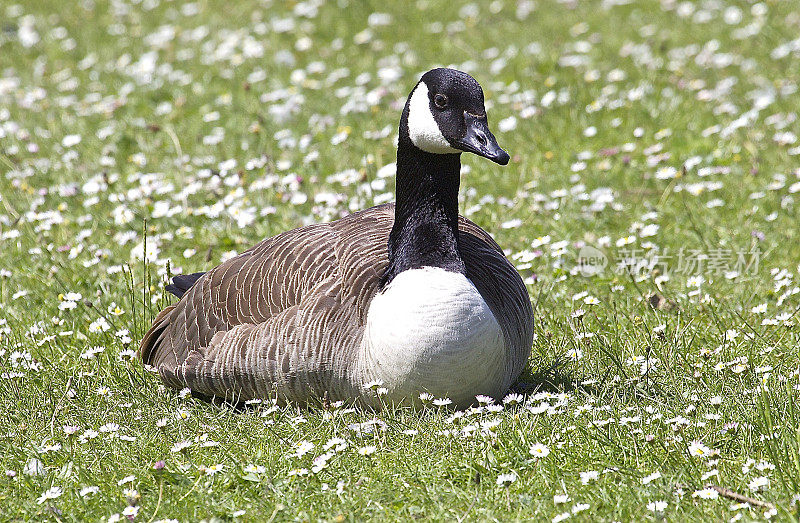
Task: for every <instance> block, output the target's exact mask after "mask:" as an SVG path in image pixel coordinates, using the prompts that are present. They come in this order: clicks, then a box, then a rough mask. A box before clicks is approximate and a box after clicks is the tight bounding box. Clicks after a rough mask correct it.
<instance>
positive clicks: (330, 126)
mask: <svg viewBox="0 0 800 523" xmlns="http://www.w3.org/2000/svg"><path fill="white" fill-rule="evenodd" d="M338 4H339V5H338V6H337V2H330V3H328V4H326V5H324V6H320V7H319V8H318V9H309V8H310V7H313V5H314V3H313V2H311V3H284V2H270V1H263V2H259V3H257V4H256V3H251V2H236V3H234V4H233V5H228V3H227V2H222V1H216V0H200V1H198V2H195V3H194V4H184V3H181V2H178V1H167V0H162V1H160V2H159V1H158V0H141V1H131V2H115V3H114V4H113V5H111V4H109V3H107V2H105V1H103V0H83V1H80V2H61V3H57V2H49V1H45V0H29V1H24V2H19V3H18V4H14V3H13V2H9V1H7V0H0V20H1V21H2V28H1V29H0V71H2V75H1V76H0V374H2V377H1V378H0V384H1V385H2V386H0V407H2V408H0V449H2V453H1V454H0V467H2V468H3V470H7V472H6V474H5V476H4V477H3V478H2V479H0V514H2V516H0V519H1V520H29V519H30V520H59V521H60V520H98V519H106V518H109V517H111V516H113V515H115V514H122V513H123V511H124V510H127V511H128V513H131V512H136V511H137V510H138V513H137V514H136V516H135V518H134V519H135V520H137V521H149V520H154V519H155V520H157V519H161V518H175V519H178V520H182V521H193V520H199V519H211V518H221V519H234V518H241V519H242V520H292V519H298V520H316V519H324V520H360V519H365V518H376V519H408V518H424V519H439V520H456V519H461V520H492V519H495V520H503V521H505V520H515V519H518V520H528V519H535V520H551V519H557V518H560V517H561V515H562V514H567V515H569V517H570V518H571V519H575V520H607V521H612V520H619V521H630V520H647V519H662V518H663V519H668V520H675V521H685V520H695V521H708V520H717V521H722V520H730V519H732V518H738V517H741V518H742V519H743V520H753V519H755V520H758V519H763V518H764V517H768V516H771V515H772V513H773V512H776V513H775V514H774V515H772V517H774V518H777V519H782V520H795V519H796V518H797V517H798V516H797V514H798V512H797V511H798V497H797V495H798V492H800V412H798V409H797V406H796V405H797V404H798V399H799V398H798V394H799V392H798V391H800V378H799V377H798V373H799V372H800V371H799V370H798V369H799V367H800V350H799V349H798V347H800V336H799V335H798V326H797V321H798V320H797V315H796V313H797V311H798V306H799V305H800V295H799V293H797V289H798V283H797V273H798V272H800V266H798V264H800V250H798V247H797V246H798V243H799V242H798V230H800V228H799V227H798V216H799V214H798V205H800V202H799V201H798V199H800V194H798V193H800V185H798V183H800V149H798V146H800V142H798V139H797V136H796V135H797V134H800V130H799V128H800V124H798V122H797V116H798V115H797V113H798V112H799V111H798V109H800V105H798V102H797V100H798V96H800V95H798V93H797V92H796V91H797V88H798V81H800V50H798V49H800V45H798V44H797V40H795V39H796V38H797V33H798V27H799V26H800V9H798V4H797V3H796V2H790V1H784V2H777V1H769V2H766V3H764V4H756V5H751V4H750V3H748V2H736V1H730V0H726V1H718V2H695V3H691V2H676V3H674V5H673V2H670V1H667V0H663V1H662V2H656V1H643V2H635V3H632V4H630V5H622V6H611V5H610V2H605V3H603V2H589V1H587V2H574V4H575V5H571V3H570V2H563V3H556V2H550V1H545V0H540V1H539V2H536V4H535V9H534V10H533V11H532V12H530V13H529V14H528V15H527V16H526V17H524V19H520V18H518V13H519V14H520V15H524V13H523V12H521V11H524V9H519V8H518V6H517V3H516V2H512V1H511V0H503V1H497V2H492V3H488V2H486V3H483V2H480V3H476V4H474V6H473V7H472V8H465V7H463V6H462V5H459V3H457V2H443V1H439V0H419V1H417V2H412V3H409V4H408V5H405V3H402V4H401V3H393V2H370V1H366V0H362V1H356V0H350V1H349V2H348V1H346V0H340V1H339V2H338ZM522 4H524V2H522ZM308 11H316V12H315V13H309V14H306V12H308ZM373 12H383V13H388V14H390V15H391V19H390V22H389V24H388V25H374V26H373V27H371V28H369V29H368V30H367V28H368V27H369V22H368V17H369V16H370V14H371V13H373ZM371 20H372V23H373V24H374V23H375V22H376V21H378V22H380V21H381V20H380V17H375V16H373V17H372V18H371ZM282 28H287V29H288V30H286V31H283V32H282ZM436 30H438V31H440V32H434V31H436ZM793 41H794V43H792V42H793ZM23 44H30V45H29V46H27V47H26V46H25V45H23ZM438 65H454V66H456V67H459V68H462V69H465V70H468V71H469V72H471V73H472V74H473V75H474V76H475V77H476V78H477V79H478V81H480V82H481V83H482V85H483V87H484V90H485V92H486V96H487V101H488V103H489V104H490V105H489V107H488V108H489V114H490V124H491V126H492V127H493V129H494V130H495V134H496V135H497V137H498V140H499V142H500V143H501V145H502V146H504V147H505V148H506V149H507V150H509V151H510V153H511V154H512V158H513V159H512V162H511V164H510V165H509V166H507V167H505V168H499V167H498V166H496V165H494V164H491V163H489V162H486V161H482V160H481V159H478V158H475V157H467V155H465V158H464V163H465V164H466V165H468V166H469V167H470V168H471V170H470V172H469V173H467V174H465V175H464V176H463V179H462V191H461V194H462V197H463V202H462V204H461V210H462V212H463V213H466V214H468V215H469V217H470V218H471V219H472V220H474V221H475V222H477V223H478V224H479V225H481V226H482V227H484V228H485V229H486V230H488V231H490V232H491V233H492V234H493V235H494V237H495V239H496V240H497V241H498V243H499V244H500V245H502V246H503V247H504V248H505V249H507V250H508V253H509V255H510V256H511V258H512V259H513V260H514V262H515V263H516V264H517V265H518V266H519V268H520V272H521V273H522V274H523V276H524V277H525V278H526V281H527V282H528V284H529V285H528V289H529V292H530V295H531V299H532V300H533V303H534V305H535V308H536V320H537V322H536V339H535V342H534V346H533V355H532V358H531V362H530V369H529V371H528V372H527V373H526V374H525V375H524V377H523V380H522V382H521V383H520V385H518V387H517V388H518V389H519V390H520V391H522V392H524V399H523V403H522V404H521V405H507V406H506V407H505V408H504V409H486V408H483V409H476V410H474V411H470V412H467V413H465V414H464V415H463V416H462V417H458V416H454V415H453V413H452V412H451V411H448V410H446V409H439V408H435V407H432V408H430V409H428V410H425V411H423V412H419V413H415V412H409V411H404V410H394V409H387V410H385V411H383V412H380V413H377V414H375V413H369V412H361V411H355V410H352V409H347V408H345V407H341V408H338V409H332V410H324V409H319V408H312V409H301V408H298V407H285V408H279V409H276V408H271V407H270V405H269V404H265V405H260V406H258V405H256V406H252V407H250V408H248V409H245V410H244V411H234V410H232V409H230V408H226V407H221V406H214V405H210V404H207V403H204V402H201V401H198V400H194V399H191V398H190V397H181V396H179V395H178V394H177V393H175V392H172V391H166V390H165V389H164V388H163V387H162V386H161V385H160V383H159V380H158V379H157V377H156V376H154V375H153V374H152V373H150V372H147V371H146V370H145V369H143V367H142V365H141V363H140V362H139V361H138V360H137V359H136V358H134V357H131V349H135V347H136V344H137V343H138V340H139V339H140V338H141V336H142V334H143V333H144V332H145V331H146V329H147V328H148V326H149V323H150V321H151V320H152V318H153V316H154V315H155V314H156V313H157V312H158V310H160V308H161V307H163V306H164V305H166V304H167V303H169V302H170V301H171V300H172V298H170V297H168V296H163V294H162V289H163V282H164V281H165V279H166V272H167V270H168V269H167V268H168V267H169V270H170V271H172V272H173V273H175V272H193V271H197V270H204V269H208V268H210V267H212V266H214V265H215V264H217V263H219V262H220V260H221V259H223V258H224V257H225V256H229V255H230V253H232V252H239V251H242V250H244V249H246V248H248V247H249V246H251V245H252V244H254V243H256V242H257V241H259V240H260V239H262V238H264V237H267V236H270V235H273V234H277V233H279V232H281V231H284V230H287V229H290V228H294V227H297V226H300V225H302V224H305V223H309V222H316V221H322V220H330V219H333V218H335V217H338V216H340V215H342V214H344V213H347V212H349V211H351V210H355V209H360V208H365V207H368V206H370V205H373V203H375V201H385V200H386V199H388V198H391V195H392V193H393V183H394V181H393V178H391V177H389V178H379V177H378V172H379V169H380V168H381V167H383V166H385V165H387V164H390V163H391V162H393V161H394V154H395V153H394V141H393V140H394V135H395V132H396V131H395V128H396V125H397V120H398V118H399V112H400V107H401V104H402V102H403V101H404V98H405V96H406V95H407V93H408V92H409V90H410V89H411V87H412V86H413V85H414V83H415V82H416V81H417V78H418V76H419V74H420V73H421V72H423V71H425V70H427V69H429V68H431V67H434V66H438ZM512 116H514V117H516V128H514V129H508V128H509V127H512V125H511V124H510V121H509V120H506V121H505V122H503V126H502V127H503V128H505V129H508V130H505V131H502V130H500V129H501V124H500V122H501V121H503V120H504V119H507V118H509V117H512ZM387 126H389V128H390V131H389V132H388V135H386V134H385V133H384V134H382V135H381V134H380V133H379V131H381V130H383V129H384V128H386V127H387ZM215 128H218V130H216V131H215ZM376 133H378V134H376ZM73 135H74V136H77V137H79V138H80V141H79V142H77V143H75V142H76V141H77V138H74V139H71V138H67V139H66V140H65V137H68V136H73ZM253 159H256V160H257V161H256V162H255V163H248V162H250V161H251V160H253ZM231 160H235V164H234V163H233V162H231ZM683 166H685V167H686V168H685V170H683ZM347 169H355V172H353V173H350V174H347V173H345V175H340V176H332V175H334V174H337V173H342V172H344V171H345V170H347ZM220 171H222V172H220ZM337 180H338V181H337ZM341 180H347V181H348V183H341ZM384 183H385V186H384V185H383V184H384ZM306 197H307V198H306ZM315 198H316V200H315ZM217 202H223V203H222V204H221V205H220V204H218V203H217ZM215 204H217V206H215ZM248 213H252V214H253V216H252V217H250V218H248ZM237 220H239V222H237ZM514 220H518V221H516V222H515V221H514ZM650 224H655V225H657V226H658V227H657V228H656V227H653V226H652V225H650ZM648 225H650V226H648ZM628 237H630V238H628ZM625 238H628V239H627V240H624V239H625ZM618 242H619V243H620V246H617V244H618ZM145 244H146V246H147V250H148V252H149V255H148V256H146V258H148V260H147V263H146V262H145V260H143V258H145V256H143V255H142V247H144V246H145ZM623 244H624V245H623ZM584 245H587V246H592V247H595V248H598V249H600V251H601V252H602V254H603V255H604V256H606V257H607V259H608V266H607V268H606V270H605V271H604V272H602V273H600V274H598V275H594V276H588V277H587V276H584V275H582V274H581V272H580V271H579V270H577V259H578V255H579V253H580V251H581V248H582V247H583V246H584ZM137 246H139V247H137ZM154 248H157V249H154ZM187 249H190V251H188V252H185V251H187ZM633 249H636V251H635V252H632V250H633ZM193 252H194V253H193ZM584 252H585V251H584ZM184 253H185V254H188V255H189V256H188V257H185V256H184ZM740 253H741V255H742V259H743V261H744V262H745V265H744V266H740V267H739V270H738V271H735V272H737V274H733V272H734V269H736V267H735V265H736V262H737V258H738V257H739V254H740ZM626 254H627V255H628V256H631V255H633V256H635V257H637V258H648V259H650V260H654V259H655V258H654V257H655V256H660V257H661V258H658V259H655V261H662V262H665V263H664V264H660V265H659V264H655V265H654V266H653V267H646V268H644V269H642V270H640V271H636V273H635V274H630V273H629V272H628V271H625V270H615V269H616V268H617V265H618V263H619V261H620V258H622V257H625V256H626ZM698 255H707V256H708V258H707V259H705V260H703V259H702V256H701V259H700V260H698ZM167 260H169V264H168V263H167ZM750 262H757V264H756V263H753V264H751V265H750V266H747V263H750ZM665 274H666V275H668V279H666V278H665V277H664V276H665ZM700 277H702V279H701V278H700ZM69 293H79V294H80V298H78V297H77V296H70V295H69ZM582 293H587V294H585V295H583V294H582ZM69 298H74V299H73V300H70V299H69ZM592 298H594V299H592ZM73 305H74V307H73ZM654 305H655V306H654ZM114 307H118V308H119V311H121V312H120V313H119V314H118V315H117V314H115V313H114V311H113V309H114ZM579 309H580V310H579ZM119 311H116V312H119ZM100 318H105V324H103V323H96V322H97V320H98V319H100ZM103 329H106V330H103ZM124 329H127V331H128V332H127V333H126V332H124ZM120 331H123V332H120ZM95 347H96V348H97V349H95V350H91V349H92V348H95ZM82 355H84V356H83V357H82ZM647 361H649V362H650V363H649V364H647V363H646V362H647ZM373 418H374V419H377V420H380V422H382V423H379V424H378V429H377V430H372V431H363V430H362V431H358V430H355V429H357V428H358V427H359V424H362V423H366V422H369V421H370V420H372V419H373ZM65 427H66V428H65ZM409 431H413V432H409ZM71 432H74V434H70V433H71ZM331 438H341V439H343V440H345V442H346V444H347V446H346V448H341V449H339V450H336V448H335V447H334V449H333V453H332V455H331V456H330V457H329V459H328V460H327V462H326V463H325V467H324V468H321V469H319V470H312V466H313V464H314V463H313V460H314V458H316V457H318V456H320V455H322V454H323V453H324V452H326V449H325V448H324V447H325V445H326V442H328V441H329V440H330V439H331ZM304 441H307V442H310V443H312V444H313V445H314V446H313V448H311V450H310V451H309V452H308V453H306V454H304V455H302V456H298V455H296V454H295V451H296V450H297V448H298V445H300V444H301V443H302V442H304ZM337 441H338V440H334V442H333V443H334V444H336V442H337ZM181 442H185V443H186V444H185V445H182V444H180V443H181ZM212 442H213V443H212ZM694 442H699V443H701V444H702V445H704V446H705V447H700V446H697V445H693V443H694ZM536 443H540V444H544V445H546V446H547V447H548V448H549V450H550V453H549V455H547V456H546V457H543V458H536V457H534V456H532V455H531V453H530V452H529V447H530V446H531V445H533V444H536ZM176 444H178V445H177V446H176ZM182 446H185V448H183V449H180V447H182ZM372 447H374V452H372V453H371V454H370V453H369V452H368V451H362V452H359V450H360V449H369V450H372ZM698 449H699V451H698ZM690 451H695V452H694V453H693V452H690ZM698 453H705V454H706V455H704V456H698V455H694V454H698ZM709 454H710V455H709ZM156 464H158V465H156ZM218 464H221V465H222V467H221V470H219V471H218V472H216V473H213V472H214V469H213V468H209V467H212V466H215V465H218ZM251 465H252V466H256V467H257V470H256V471H252V470H251V468H248V467H249V466H251ZM298 470H307V472H306V473H302V472H301V473H298V472H297V471H298ZM590 471H596V472H597V475H596V478H595V479H591V478H589V477H588V476H587V475H586V474H584V477H586V481H585V482H584V481H582V475H581V473H587V472H590ZM212 473H213V474H212ZM655 473H658V474H655ZM506 474H513V475H514V476H513V477H515V478H516V480H515V481H512V482H510V483H505V484H498V479H499V480H501V481H500V482H501V483H502V479H503V478H504V477H507V476H503V475H506ZM590 476H591V474H590ZM645 478H646V479H645ZM758 478H766V480H764V479H761V480H759V479H758ZM767 480H768V485H766V486H761V487H758V485H759V484H761V483H764V482H765V481H767ZM709 484H714V485H718V486H722V487H726V488H729V489H732V490H733V491H736V492H739V493H741V494H744V495H747V496H751V497H753V498H755V499H758V500H761V501H764V502H767V503H771V504H774V506H775V507H776V511H768V510H766V509H764V508H759V507H755V506H753V507H750V508H747V507H741V506H736V505H735V502H734V501H733V500H730V499H725V498H723V497H719V498H718V499H703V498H702V496H699V495H695V493H696V492H697V491H700V490H701V489H703V488H704V487H705V486H706V485H709ZM53 487H57V488H59V489H60V492H61V494H60V495H58V496H55V495H54V496H53V497H52V499H44V498H41V496H42V494H43V493H44V492H46V491H48V489H51V488H53ZM85 487H97V492H96V493H89V494H86V495H81V491H82V489H84V488H85ZM126 489H130V490H126ZM562 495H567V496H568V498H569V499H568V501H566V502H562V503H556V501H561V500H560V499H558V500H557V499H556V498H554V496H562ZM658 501H663V502H665V503H666V506H665V508H663V510H659V511H654V510H653V509H652V508H650V507H649V506H648V505H649V504H651V503H653V502H658ZM651 506H652V505H651ZM132 507H133V508H132Z"/></svg>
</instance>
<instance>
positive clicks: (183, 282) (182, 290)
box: [165, 272, 205, 298]
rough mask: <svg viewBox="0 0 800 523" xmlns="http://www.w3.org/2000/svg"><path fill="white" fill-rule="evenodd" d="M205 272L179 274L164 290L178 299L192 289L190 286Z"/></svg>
mask: <svg viewBox="0 0 800 523" xmlns="http://www.w3.org/2000/svg"><path fill="white" fill-rule="evenodd" d="M204 274H205V272H195V273H193V274H179V275H177V276H175V277H173V278H172V283H171V284H169V285H167V286H166V287H165V289H166V290H167V292H171V293H172V294H174V295H175V296H177V297H178V298H182V297H183V295H184V294H186V291H188V290H189V289H191V288H192V285H194V284H195V282H196V281H197V280H199V279H200V278H201V277H202V276H203V275H204Z"/></svg>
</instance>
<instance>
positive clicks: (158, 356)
mask: <svg viewBox="0 0 800 523" xmlns="http://www.w3.org/2000/svg"><path fill="white" fill-rule="evenodd" d="M434 71H445V72H449V71H451V70H434ZM431 73H433V71H432V72H431ZM431 73H428V74H426V76H430V75H431ZM456 73H457V72H456ZM459 75H463V76H465V77H467V78H468V79H470V80H472V79H471V77H468V76H467V75H464V73H459ZM423 80H425V76H424V77H423ZM434 80H436V79H434ZM457 80H460V81H462V82H463V81H466V80H464V79H463V78H462V77H460V76H458V77H457ZM429 81H430V80H429ZM437 81H438V82H439V83H441V81H442V80H441V79H439V80H437ZM472 82H474V80H472ZM431 83H432V84H434V85H435V83H434V82H433V81H431ZM451 83H452V82H451ZM474 85H475V86H477V83H476V82H475V83H474ZM419 86H425V88H426V90H425V93H424V94H425V96H426V98H428V97H431V102H430V104H431V107H433V103H434V102H433V99H432V96H433V94H429V93H428V92H427V89H429V88H430V87H429V86H426V84H425V83H424V82H422V81H421V82H420V83H419V84H418V87H419ZM457 87H459V86H456V88H457ZM469 87H473V86H472V85H470V86H469ZM450 88H451V91H452V90H453V89H454V88H453V87H452V86H450ZM473 88H474V87H473ZM477 88H478V90H479V89H480V87H479V86H478V87H477ZM421 91H422V89H419V88H415V91H413V92H412V96H410V99H409V103H408V104H407V106H406V109H405V110H404V115H403V119H402V120H401V126H400V143H399V146H398V164H397V165H398V177H397V195H398V203H397V206H395V205H394V204H388V205H381V206H378V207H373V208H371V209H367V210H365V211H361V212H358V213H355V214H352V215H350V216H347V217H345V218H342V219H341V220H338V221H335V222H332V223H327V224H316V225H310V226H307V227H302V228H300V229H295V230H292V231H288V232H285V233H282V234H279V235H277V236H275V237H272V238H269V239H267V240H264V241H263V242H261V243H260V244H258V245H256V246H255V247H253V248H251V249H250V250H248V251H246V252H244V253H242V254H240V255H239V256H237V257H235V258H233V259H231V260H229V261H227V262H225V263H223V264H222V265H220V266H218V267H216V268H214V269H212V270H211V271H209V272H207V273H205V274H202V275H200V274H198V275H197V276H199V277H197V276H193V277H191V278H190V277H183V279H178V280H176V285H177V286H178V287H177V290H174V291H173V292H175V293H176V294H178V295H182V296H181V300H180V301H179V302H178V303H177V304H175V305H172V306H169V307H167V308H166V309H164V310H163V311H162V312H161V313H160V314H159V315H158V317H157V318H156V320H155V321H154V323H153V326H152V327H151V329H150V331H149V332H148V333H147V334H146V335H145V337H144V339H143V340H142V344H141V357H142V359H143V361H144V362H145V363H147V364H150V365H152V366H154V367H155V368H156V369H157V370H158V373H159V374H160V376H161V378H162V379H163V381H164V382H165V383H166V384H167V385H169V386H171V387H174V388H183V387H189V388H190V389H192V390H193V391H196V392H199V393H201V394H204V395H208V396H218V397H224V398H228V399H237V400H248V399H253V398H267V397H275V396H277V397H278V398H279V399H282V400H290V401H296V402H309V401H313V400H315V399H322V398H327V399H329V400H339V399H342V400H347V399H360V400H362V401H363V402H364V403H372V402H374V400H375V392H374V391H372V390H369V388H370V385H372V384H376V383H380V384H381V386H382V387H384V388H386V389H387V391H388V392H386V394H385V395H384V398H383V399H384V400H387V401H394V402H402V401H407V402H408V401H414V399H415V398H417V397H418V395H419V394H420V393H421V392H428V393H431V394H433V395H434V396H437V397H449V398H450V399H451V400H453V402H454V403H455V404H457V405H466V404H469V403H470V402H472V401H473V400H474V398H475V395H477V394H485V395H489V396H492V397H500V396H501V395H502V394H504V393H505V392H506V391H507V390H508V388H509V387H510V386H511V385H512V383H513V381H514V380H515V379H516V378H517V377H518V376H519V374H520V373H521V371H522V369H523V367H524V365H525V364H526V362H527V358H528V356H529V354H530V347H531V342H532V332H533V314H532V310H531V305H530V300H529V298H528V294H527V291H526V289H525V285H524V284H523V282H522V279H521V278H520V277H519V274H518V273H517V272H516V270H515V269H514V267H513V266H512V265H511V264H510V263H509V262H508V260H506V258H505V256H504V255H503V253H502V250H501V249H500V248H499V247H498V246H497V244H496V243H495V242H494V241H493V240H492V238H491V236H490V235H489V234H488V233H486V232H485V231H483V230H482V229H481V228H479V227H478V226H477V225H475V224H473V223H472V222H470V221H468V220H466V219H464V218H463V217H459V216H458V210H457V194H458V182H459V180H458V177H459V169H460V161H459V155H458V154H457V153H458V152H460V151H458V150H456V149H453V150H452V151H447V150H443V149H444V145H442V142H441V141H442V140H443V139H445V138H444V137H443V136H441V134H440V135H439V136H435V133H434V132H433V130H432V129H431V128H430V125H431V121H428V120H427V119H423V118H421V117H420V116H418V114H419V112H417V116H414V114H413V112H412V115H411V117H409V111H410V110H412V109H413V107H414V104H416V105H419V104H420V103H421V102H420V101H419V99H417V100H415V99H414V96H415V94H416V95H419V93H420V92H421ZM436 96H439V95H436ZM451 96H453V95H452V93H451ZM417 98H418V96H417ZM437 101H438V99H437ZM480 105H481V107H482V105H483V99H482V93H480ZM437 107H438V104H437ZM465 114H466V110H465ZM475 114H480V113H479V112H477V111H474V110H473V111H472V112H471V114H470V116H472V117H474V116H475ZM428 116H431V119H432V121H434V124H435V123H436V121H435V120H433V118H434V116H433V115H431V114H429V115H428ZM437 116H438V115H437ZM420 120H423V121H422V123H420ZM409 121H410V122H411V125H412V127H413V126H416V128H415V129H414V128H412V129H409V128H408V124H409ZM483 121H485V116H484V117H483ZM438 125H439V127H440V128H441V127H442V125H443V124H442V123H441V122H439V124H438ZM421 126H422V127H424V126H428V128H427V129H425V128H422V127H421ZM420 129H422V131H420ZM484 130H485V133H484V131H483V130H481V129H478V131H477V132H478V134H479V135H480V137H481V140H480V143H479V144H478V145H470V146H469V148H468V150H471V151H474V152H478V154H481V155H483V156H487V157H490V158H492V159H495V160H496V161H498V163H504V162H507V160H508V156H507V155H506V154H505V152H504V151H502V150H501V149H499V147H497V145H496V142H494V138H493V137H492V136H491V134H490V133H488V129H485V127H484ZM426 133H427V134H426ZM481 133H483V134H481ZM431 134H433V135H434V136H433V137H432V138H431ZM465 134H468V133H465ZM487 135H488V137H490V139H488V138H487ZM420 136H421V137H420ZM415 137H416V138H415ZM487 140H488V145H486V144H487ZM447 143H449V142H447ZM476 143H478V142H476ZM492 143H494V147H495V148H496V150H495V149H490V146H491V145H492ZM465 147H467V146H465ZM481 147H483V148H487V150H486V151H484V150H482V149H481ZM430 149H436V150H430ZM476 149H480V150H477V151H476ZM429 150H430V152H429ZM453 151H455V152H453ZM498 151H499V152H498ZM501 153H502V154H501ZM492 155H494V156H492ZM503 155H505V156H503ZM195 279H196V282H195V281H193V280H195ZM173 289H176V287H173Z"/></svg>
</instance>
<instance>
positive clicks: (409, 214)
mask: <svg viewBox="0 0 800 523" xmlns="http://www.w3.org/2000/svg"><path fill="white" fill-rule="evenodd" d="M403 123H404V122H403ZM403 127H404V126H403V125H402V124H401V129H400V140H399V143H398V147H397V177H396V185H397V186H396V195H397V203H396V206H395V216H394V226H393V227H392V231H391V233H390V234H389V266H388V267H387V269H386V272H385V273H384V276H383V279H382V286H385V285H388V284H389V283H390V282H391V281H392V280H393V279H394V278H395V277H396V276H397V275H398V274H400V273H401V272H403V271H406V270H409V269H418V268H420V267H440V268H442V269H445V270H447V271H451V272H460V273H462V274H464V273H465V272H466V268H465V266H464V262H463V260H462V259H461V255H460V254H459V250H458V187H459V183H460V174H461V155H460V154H432V153H428V152H425V151H422V150H421V149H419V148H417V147H416V146H415V145H414V144H413V143H412V142H411V140H410V139H409V138H408V134H407V132H405V133H404V132H403V131H404V130H405V129H403Z"/></svg>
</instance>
